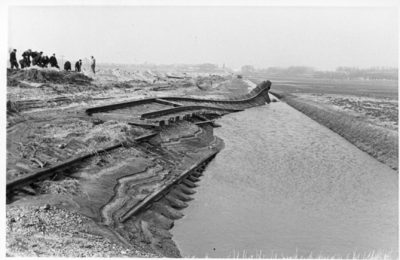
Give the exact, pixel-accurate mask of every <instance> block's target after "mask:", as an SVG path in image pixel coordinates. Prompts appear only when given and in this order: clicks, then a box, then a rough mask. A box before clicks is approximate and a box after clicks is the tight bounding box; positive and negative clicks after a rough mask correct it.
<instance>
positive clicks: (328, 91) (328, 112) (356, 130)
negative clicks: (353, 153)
mask: <svg viewBox="0 0 400 260" xmlns="http://www.w3.org/2000/svg"><path fill="white" fill-rule="evenodd" d="M252 80H253V81H254V82H255V83H258V82H259V81H260V79H252ZM274 82H275V84H274V90H273V93H274V94H276V96H277V97H279V98H280V99H281V100H283V101H284V102H286V103H287V104H289V105H290V106H292V107H294V108H296V109H297V110H299V111H300V112H302V113H304V114H305V115H307V116H309V117H311V118H312V119H314V120H315V121H317V122H318V123H320V124H322V125H324V126H326V127H328V128H329V129H331V130H333V131H334V132H336V133H338V134H339V135H341V136H342V137H344V138H345V139H347V140H348V141H349V142H351V143H352V144H354V145H355V146H357V147H358V148H359V149H361V150H362V151H364V152H366V153H368V154H369V155H371V156H373V157H374V158H376V159H377V160H379V161H380V162H383V163H385V164H386V165H388V166H389V167H391V168H392V169H394V170H398V164H399V159H398V158H399V157H398V145H399V143H398V138H399V137H398V123H399V118H398V99H397V97H398V86H397V83H396V82H385V81H376V82H375V81H352V80H347V81H335V80H332V81H319V80H314V79H297V80H296V79H280V80H276V81H274Z"/></svg>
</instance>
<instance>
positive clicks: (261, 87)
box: [86, 80, 271, 115]
mask: <svg viewBox="0 0 400 260" xmlns="http://www.w3.org/2000/svg"><path fill="white" fill-rule="evenodd" d="M270 88H271V82H270V81H269V80H268V81H264V82H262V83H260V84H258V85H257V87H255V88H254V89H253V90H252V91H251V92H250V93H248V94H246V95H244V96H241V97H238V98H233V99H201V98H191V97H162V98H146V99H139V100H133V101H127V102H122V103H116V104H110V105H105V106H98V107H92V108H88V109H86V113H87V114H88V115H91V114H93V113H98V112H102V111H109V110H114V109H121V108H125V107H131V106H135V105H142V104H148V103H151V102H156V103H163V104H165V102H163V100H169V101H176V102H179V101H189V102H198V103H202V102H203V103H210V102H212V103H215V104H230V105H235V104H243V103H247V102H251V101H253V100H254V99H256V98H257V97H258V96H260V95H263V94H264V93H265V92H267V93H268V91H269V89H270ZM264 96H265V102H267V103H270V102H271V100H270V98H269V96H268V94H267V95H264ZM176 105H177V106H179V105H180V104H176Z"/></svg>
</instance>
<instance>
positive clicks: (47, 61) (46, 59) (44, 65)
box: [42, 56, 49, 67]
mask: <svg viewBox="0 0 400 260" xmlns="http://www.w3.org/2000/svg"><path fill="white" fill-rule="evenodd" d="M47 64H49V57H47V56H43V57H42V66H43V67H47Z"/></svg>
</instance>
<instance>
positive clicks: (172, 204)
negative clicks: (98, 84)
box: [6, 81, 271, 229]
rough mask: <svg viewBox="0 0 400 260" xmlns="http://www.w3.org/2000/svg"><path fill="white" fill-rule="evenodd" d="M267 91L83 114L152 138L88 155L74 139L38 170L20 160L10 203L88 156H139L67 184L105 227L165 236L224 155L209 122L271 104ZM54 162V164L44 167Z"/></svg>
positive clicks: (145, 102)
mask: <svg viewBox="0 0 400 260" xmlns="http://www.w3.org/2000/svg"><path fill="white" fill-rule="evenodd" d="M270 87H271V82H269V81H266V82H263V83H262V84H259V85H258V86H257V87H256V88H255V89H253V90H252V91H251V92H250V93H249V94H247V95H245V96H242V97H238V98H234V99H229V100H215V99H198V98H187V97H163V98H149V99H141V100H135V101H129V102H122V103H117V104H109V105H105V106H98V107H92V108H88V109H86V110H85V112H86V114H87V116H88V117H89V118H93V119H96V120H99V121H103V122H104V121H107V120H115V121H123V122H127V123H128V124H131V125H136V126H142V127H146V128H152V129H153V133H152V134H150V135H145V136H141V137H138V138H136V139H135V140H134V142H133V145H132V144H131V145H130V146H124V144H123V143H120V144H117V145H113V146H110V147H107V148H103V149H97V150H94V151H90V152H89V151H87V150H85V149H87V145H86V144H85V143H84V142H80V141H78V140H75V139H73V140H72V141H71V142H69V143H68V144H67V145H66V146H65V147H64V148H57V147H53V148H52V149H49V152H48V154H40V153H38V154H37V155H36V157H37V159H38V160H39V161H41V162H44V163H43V164H42V165H41V167H42V168H40V169H37V168H36V169H35V168H33V167H32V165H31V164H30V162H29V161H27V160H25V159H23V160H20V161H19V162H18V163H16V165H15V167H16V169H17V170H19V171H21V172H24V174H23V175H22V176H21V177H18V178H16V179H13V180H11V181H8V182H7V184H6V187H7V188H6V192H7V198H8V199H11V198H12V197H13V194H14V192H16V191H18V190H20V189H22V188H24V187H26V186H29V185H32V184H34V183H35V182H38V181H40V180H44V179H48V178H51V177H52V176H54V175H55V174H56V173H58V172H60V171H65V170H66V169H70V168H72V167H75V166H77V165H80V164H82V163H83V162H85V161H86V160H89V159H90V158H91V157H93V156H99V155H101V154H107V153H117V151H118V149H122V150H120V151H119V154H123V153H124V150H123V149H126V151H128V150H130V149H134V150H135V149H136V150H138V151H140V152H141V153H142V154H145V155H141V156H139V157H137V155H136V157H135V156H132V157H129V156H128V157H124V158H122V159H121V160H120V161H118V160H117V161H116V162H115V163H114V164H110V165H109V166H106V167H104V169H100V170H99V171H97V172H93V173H91V174H92V175H93V176H92V177H87V176H88V174H89V173H87V172H83V171H80V170H79V169H78V170H76V171H75V170H74V171H73V173H72V176H75V177H76V178H77V179H78V180H79V181H80V182H81V183H82V186H83V188H84V189H86V194H87V197H88V199H83V198H80V199H77V200H76V201H77V202H76V203H78V204H79V205H80V207H79V208H80V209H81V210H83V209H85V210H84V212H85V214H88V215H90V214H92V215H90V217H93V218H95V219H98V220H99V221H100V222H101V223H102V224H103V225H105V226H109V227H116V226H118V225H121V224H122V225H128V224H129V223H133V222H132V221H135V220H137V219H141V220H144V221H146V222H148V223H152V224H154V225H156V226H159V227H161V228H163V229H170V228H172V226H173V221H174V220H176V219H179V218H181V217H182V216H183V214H182V213H181V212H180V211H179V209H181V208H184V207H186V206H188V204H187V202H188V201H190V200H192V199H193V198H192V197H191V195H192V194H194V193H195V191H194V189H195V188H196V187H197V185H198V184H197V182H198V181H199V180H200V178H201V176H202V174H203V173H202V172H203V171H204V170H205V168H206V166H207V165H208V163H209V162H210V161H211V160H212V159H213V158H214V157H215V156H216V154H217V153H218V152H219V151H221V150H222V149H223V147H224V143H223V141H222V140H221V139H219V138H218V137H216V136H214V135H213V127H216V126H218V125H217V124H216V123H215V122H214V120H213V118H214V117H215V116H221V115H224V114H227V113H233V112H239V111H242V110H243V109H246V108H250V107H254V106H260V105H264V104H265V103H270V102H271V101H270V98H269V95H268V91H269V89H270ZM82 151H86V152H85V153H83V154H82ZM78 154H80V155H78ZM118 156H119V155H118V154H117V156H116V157H118ZM52 159H57V160H56V161H58V162H57V163H46V162H51V160H52ZM85 176H86V177H85ZM88 212H92V213H88ZM142 228H143V227H142Z"/></svg>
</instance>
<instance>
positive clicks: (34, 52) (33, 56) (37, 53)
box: [31, 51, 40, 59]
mask: <svg viewBox="0 0 400 260" xmlns="http://www.w3.org/2000/svg"><path fill="white" fill-rule="evenodd" d="M39 54H40V53H39V52H37V51H33V52H31V57H32V59H34V58H36V57H37V56H38V55H39Z"/></svg>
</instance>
